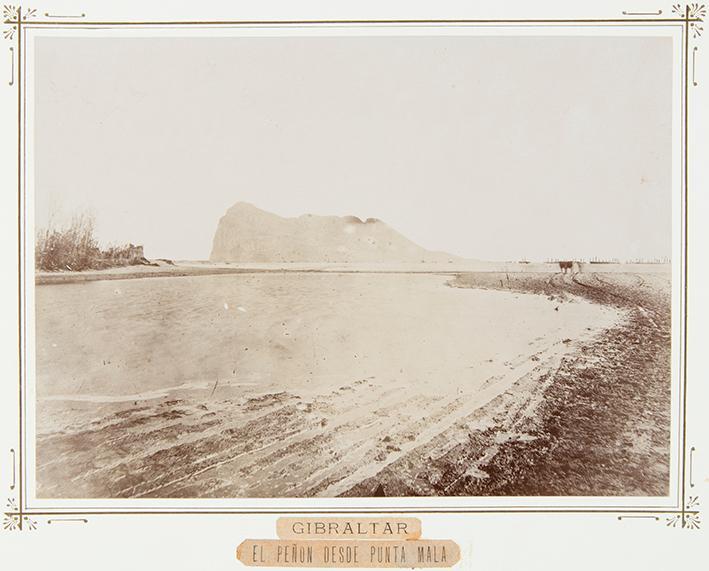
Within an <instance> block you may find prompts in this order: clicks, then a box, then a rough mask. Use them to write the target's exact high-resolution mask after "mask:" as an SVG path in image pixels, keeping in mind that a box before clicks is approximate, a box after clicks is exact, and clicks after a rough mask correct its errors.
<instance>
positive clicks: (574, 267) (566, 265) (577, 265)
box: [559, 260, 581, 274]
mask: <svg viewBox="0 0 709 571" xmlns="http://www.w3.org/2000/svg"><path fill="white" fill-rule="evenodd" d="M559 269H560V270H561V271H562V272H564V273H567V271H568V270H571V273H572V274H578V273H579V272H580V271H581V262H575V261H573V260H565V261H563V262H562V261H560V262H559Z"/></svg>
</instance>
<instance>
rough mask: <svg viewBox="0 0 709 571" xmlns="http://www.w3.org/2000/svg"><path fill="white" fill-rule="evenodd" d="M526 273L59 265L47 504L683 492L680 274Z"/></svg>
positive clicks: (54, 290)
mask: <svg viewBox="0 0 709 571" xmlns="http://www.w3.org/2000/svg"><path fill="white" fill-rule="evenodd" d="M591 268H592V266H591ZM518 269H519V270H520V271H509V270H508V271H463V270H461V269H459V268H456V267H446V268H438V269H435V270H432V271H421V270H419V271H414V269H412V268H397V269H396V270H395V271H394V270H392V271H385V270H381V269H377V270H376V271H374V270H371V269H370V270H367V269H362V268H355V269H348V268H341V267H330V268H329V269H323V268H309V267H296V268H292V269H290V270H288V269H284V268H270V267H264V268H251V269H249V268H244V267H239V268H228V267H225V266H224V265H212V266H210V265H208V264H193V265H191V266H190V265H178V266H174V267H169V268H151V269H149V270H148V269H146V270H145V271H142V270H140V271H139V270H136V271H131V272H128V271H126V270H123V271H116V272H110V271H109V272H103V273H97V272H95V273H93V274H86V275H78V276H69V275H67V274H64V275H62V274H56V275H40V276H38V277H37V284H38V285H37V287H36V290H35V321H36V340H35V345H36V363H35V367H36V394H37V402H36V415H35V416H36V466H35V469H36V483H37V496H38V497H43V498H145V497H154V498H204V497H212V498H227V497H232V498H241V497H310V496H321V497H335V496H360V497H369V496H402V495H403V496H446V495H450V496H457V495H467V496H470V495H664V494H666V493H667V492H668V481H669V433H670V428H669V427H670V273H669V270H668V269H667V268H666V267H664V266H661V267H656V268H655V267H653V268H650V270H651V271H647V269H644V270H642V271H639V270H638V268H635V267H625V268H624V267H622V266H618V267H614V268H612V271H611V269H608V271H593V270H592V269H589V270H588V271H584V272H581V273H578V274H574V275H572V274H561V273H556V272H555V271H554V270H553V268H550V267H545V268H533V267H530V268H526V267H520V268H518ZM600 269H603V268H600ZM533 270H540V271H533Z"/></svg>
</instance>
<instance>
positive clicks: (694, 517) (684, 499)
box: [3, 3, 706, 530]
mask: <svg viewBox="0 0 709 571" xmlns="http://www.w3.org/2000/svg"><path fill="white" fill-rule="evenodd" d="M672 13H673V14H675V16H674V17H665V18H661V17H660V16H661V15H662V14H663V11H662V10H657V11H653V12H629V11H623V12H622V15H623V16H624V17H622V18H584V19H502V20H496V19H443V20H422V19H408V20H407V19H404V20H364V19H363V20H223V21H210V20H185V21H179V20H177V21H111V20H108V21H89V20H86V19H85V17H86V14H85V13H83V12H82V13H81V14H77V15H59V14H50V13H49V12H45V13H44V18H47V19H42V17H41V16H38V14H37V10H36V9H34V8H26V9H24V12H23V8H22V7H21V6H15V5H4V6H3V24H4V25H5V26H6V28H5V29H4V30H3V37H4V38H5V39H6V40H10V41H14V42H15V46H13V47H14V48H16V49H13V47H10V53H11V56H12V71H11V77H10V80H9V82H8V85H9V86H11V87H14V85H17V209H18V234H17V240H18V268H17V269H18V281H17V288H18V312H19V313H18V314H19V315H20V316H22V315H23V306H22V303H23V291H24V289H23V288H24V287H25V285H26V284H25V283H24V279H23V258H24V249H23V246H24V243H23V235H22V234H23V227H22V219H21V214H22V200H23V195H22V183H23V180H24V178H23V166H24V154H23V126H24V117H23V112H24V105H23V95H24V90H23V79H24V78H23V77H22V71H23V70H22V62H23V59H22V57H23V54H22V38H23V27H26V26H27V25H29V24H31V25H32V27H47V28H51V27H53V26H61V27H67V26H75V27H96V26H99V27H100V26H121V27H123V26H125V27H130V26H145V25H147V26H156V27H159V26H218V25H244V26H245V25H251V26H253V25H269V24H270V25H283V26H288V25H291V26H297V25H319V24H320V25H322V24H329V25H356V24H360V25H368V24H369V25H377V24H381V25H386V24H404V25H406V24H412V25H415V24H439V25H451V24H510V25H514V24H540V25H545V24H547V25H554V24H590V25H592V24H623V25H628V24H649V23H651V24H681V25H682V27H683V61H684V70H683V73H682V82H683V83H682V95H683V103H684V105H683V117H682V121H683V128H684V136H683V141H682V145H683V148H682V156H683V159H682V160H683V167H682V168H683V172H682V179H683V186H684V192H683V200H684V209H683V220H682V221H683V224H684V235H683V236H682V238H683V245H684V257H683V262H684V271H683V274H682V275H683V279H684V290H683V294H684V297H683V301H684V304H683V311H682V312H683V316H684V327H683V340H684V344H683V346H682V348H681V351H680V352H681V359H682V364H683V376H682V379H681V385H682V402H681V412H682V424H681V434H680V438H681V446H682V450H681V458H680V462H679V468H680V474H679V475H680V483H681V493H680V502H679V505H678V506H677V507H676V508H674V509H660V510H657V509H644V508H642V507H638V508H631V509H623V508H618V507H611V508H594V507H588V508H548V509H547V508H543V509H540V508H537V507H529V508H525V507H522V508H520V507H510V508H470V509H455V508H453V509H426V508H420V509H404V510H402V509H383V510H379V509H376V507H368V508H366V509H342V510H341V509H322V510H320V509H306V510H290V509H289V510H276V509H273V510H231V509H219V508H217V509H213V510H199V509H196V510H185V509H168V508H165V509H163V510H126V509H124V510H105V511H94V510H87V511H82V510H63V511H41V510H31V509H27V508H26V506H25V505H24V496H23V487H24V481H23V477H24V476H25V470H24V456H23V450H24V433H23V412H24V408H23V407H24V400H23V399H24V395H23V375H24V370H23V356H24V352H23V343H22V339H23V334H24V326H23V322H22V319H21V318H20V320H19V323H18V333H19V339H20V341H19V390H18V404H19V425H18V428H19V431H18V442H19V445H18V447H17V451H16V450H15V449H14V448H12V449H10V455H11V456H12V475H13V477H12V484H11V486H10V492H11V494H12V495H13V496H14V497H10V498H9V499H8V500H7V503H6V511H5V512H4V520H3V529H5V530H23V529H25V530H33V529H36V527H37V521H36V520H35V519H34V518H36V517H47V518H50V519H47V523H48V524H53V523H59V522H74V523H87V521H88V520H87V517H88V516H92V515H217V514H241V515H245V514H284V513H293V514H305V513H343V514H344V513H404V512H406V513H422V514H423V513H466V514H472V513H479V514H495V513H497V514H502V513H511V514H525V513H533V514H541V513H544V514H616V515H617V519H618V520H623V519H654V520H655V521H659V520H660V519H661V517H664V518H665V521H666V525H667V526H668V527H681V528H686V529H699V527H700V524H701V519H700V512H699V509H698V507H699V497H698V496H697V495H690V494H689V493H688V490H687V484H689V488H693V487H694V483H693V481H692V478H693V467H692V463H693V458H694V452H695V450H696V448H695V447H691V448H690V449H689V451H688V450H687V368H686V363H687V278H688V273H687V239H688V232H687V204H688V184H689V157H688V129H689V109H688V105H689V84H690V79H689V78H690V69H689V65H690V64H689V53H690V47H689V43H690V35H691V36H692V38H693V39H695V40H696V39H698V38H699V37H701V35H702V33H703V31H704V30H703V19H704V17H705V16H706V8H705V6H704V5H703V4H698V3H691V4H686V5H685V6H684V7H683V6H682V5H680V4H675V5H673V6H672ZM697 50H698V48H697V47H696V46H694V47H693V48H692V70H691V77H692V79H691V84H692V85H693V86H697V85H698V81H697V79H696V76H695V63H696V54H697ZM15 61H17V65H15Z"/></svg>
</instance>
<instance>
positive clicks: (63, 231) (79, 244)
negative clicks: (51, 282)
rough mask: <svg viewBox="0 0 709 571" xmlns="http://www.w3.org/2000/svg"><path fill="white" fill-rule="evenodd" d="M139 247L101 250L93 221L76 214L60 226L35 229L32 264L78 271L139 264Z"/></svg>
mask: <svg viewBox="0 0 709 571" xmlns="http://www.w3.org/2000/svg"><path fill="white" fill-rule="evenodd" d="M145 262H146V260H145V258H144V257H143V248H142V247H141V246H134V245H133V244H127V245H124V246H110V247H108V248H105V249H101V247H100V246H99V243H98V241H97V240H96V237H95V236H94V220H93V218H92V217H91V216H88V215H86V214H82V215H77V216H74V218H72V220H71V222H70V223H69V224H68V225H67V226H64V227H59V228H57V227H54V226H49V227H47V228H41V229H39V230H38V231H37V234H36V241H35V267H36V268H37V269H38V270H43V271H82V270H95V269H102V268H110V267H115V266H126V265H133V264H143V263H145Z"/></svg>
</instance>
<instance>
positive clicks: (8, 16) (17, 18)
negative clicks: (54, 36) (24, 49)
mask: <svg viewBox="0 0 709 571" xmlns="http://www.w3.org/2000/svg"><path fill="white" fill-rule="evenodd" d="M36 15H37V9H36V8H25V9H24V12H23V10H22V6H14V5H12V4H4V5H3V7H2V18H3V23H4V24H7V25H8V26H9V27H8V28H5V29H4V30H3V32H2V36H3V38H5V39H6V40H13V39H14V38H15V32H17V26H18V24H20V23H22V22H24V21H26V20H29V19H30V18H34V17H35V16H36Z"/></svg>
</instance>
